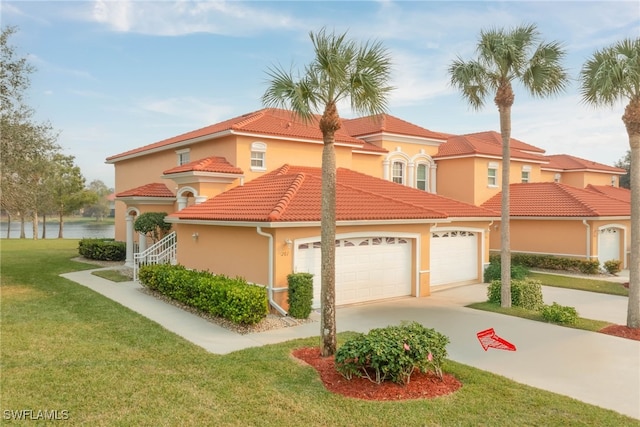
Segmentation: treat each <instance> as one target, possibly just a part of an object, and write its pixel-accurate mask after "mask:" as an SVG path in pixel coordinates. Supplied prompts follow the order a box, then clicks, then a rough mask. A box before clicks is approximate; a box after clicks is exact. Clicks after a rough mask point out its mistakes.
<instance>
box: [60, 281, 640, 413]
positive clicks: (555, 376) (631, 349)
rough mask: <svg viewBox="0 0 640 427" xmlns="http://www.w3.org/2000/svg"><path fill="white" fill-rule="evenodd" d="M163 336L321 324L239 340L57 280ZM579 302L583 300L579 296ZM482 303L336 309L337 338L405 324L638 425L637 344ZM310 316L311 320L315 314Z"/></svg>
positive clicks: (215, 341) (483, 363) (590, 304)
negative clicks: (488, 338) (501, 344)
mask: <svg viewBox="0 0 640 427" xmlns="http://www.w3.org/2000/svg"><path fill="white" fill-rule="evenodd" d="M63 277H66V278H68V279H70V280H73V281H75V282H78V283H80V284H83V285H85V286H87V287H89V288H91V289H93V290H95V291H96V292H99V293H101V294H103V295H105V296H107V297H108V298H111V299H113V300H115V301H117V302H119V303H120V304H122V305H124V306H126V307H129V308H131V309H132V310H134V311H137V312H138V313H140V314H142V315H144V316H146V317H148V318H150V319H151V320H154V321H156V322H157V323H159V324H161V325H162V326H164V327H165V328H166V329H168V330H170V331H173V332H175V333H176V334H178V335H180V336H182V337H184V338H185V339H187V340H189V341H191V342H193V343H195V344H197V345H199V346H201V347H203V348H205V349H206V350H207V351H210V352H212V353H217V354H226V353H229V352H232V351H236V350H240V349H243V348H248V347H255V346H261V345H266V344H273V343H279V342H283V341H287V340H291V339H294V338H306V337H313V336H318V335H319V328H320V324H319V323H318V322H314V323H308V324H304V325H300V326H296V327H289V328H283V329H277V330H271V331H266V332H261V333H254V334H248V335H238V334H236V333H233V332H230V331H228V330H226V329H224V328H221V327H219V326H217V325H214V324H212V323H210V322H208V321H206V320H204V319H202V318H200V317H198V316H195V315H193V314H191V313H188V312H185V311H183V310H180V309H178V308H176V307H174V306H172V305H169V304H166V303H164V302H162V301H159V300H157V299H156V298H153V297H151V296H149V295H146V294H144V293H142V292H140V291H139V288H140V285H138V284H137V283H134V282H125V283H118V284H116V283H113V282H110V281H108V280H105V279H101V278H99V277H96V276H93V275H91V273H90V271H80V272H74V273H68V274H64V275H63ZM543 294H544V298H545V302H547V303H550V302H553V301H557V302H558V303H560V304H563V305H572V306H575V307H576V308H577V310H578V312H579V314H580V315H581V316H582V317H587V318H594V319H600V320H609V321H612V322H615V323H619V324H624V323H625V322H626V320H625V319H626V297H612V296H609V295H601V294H592V293H589V292H581V291H572V290H566V289H559V288H548V287H544V289H543ZM585 294H586V295H585ZM484 300H486V285H482V284H478V285H469V286H462V287H457V288H449V289H443V290H440V291H436V292H434V293H433V295H432V296H430V297H428V298H401V299H396V300H387V301H383V302H378V303H371V304H362V305H352V306H345V307H339V308H338V309H337V310H336V322H337V325H338V330H339V331H340V332H342V331H359V332H367V331H368V330H370V329H372V328H376V327H383V326H387V325H391V324H398V323H399V322H401V321H403V320H412V321H417V322H420V323H422V324H423V325H425V326H427V327H431V328H435V329H436V330H438V331H439V332H441V333H443V334H445V335H447V336H448V337H449V338H450V339H451V343H450V344H449V346H448V348H447V349H448V352H449V358H450V359H452V360H455V361H457V362H460V363H464V364H467V365H470V366H474V367H477V368H480V369H483V370H486V371H489V372H493V373H496V374H499V375H502V376H505V377H507V378H510V379H512V380H514V381H517V382H520V383H524V384H528V385H531V386H533V387H537V388H540V389H544V390H548V391H552V392H556V393H559V394H563V395H566V396H570V397H573V398H575V399H578V400H581V401H583V402H586V403H590V404H593V405H597V406H600V407H603V408H608V409H612V410H614V411H617V412H620V413H622V414H625V415H629V416H631V417H634V418H637V419H640V342H638V341H632V340H627V339H623V338H617V337H612V336H608V335H604V334H599V333H595V332H586V331H581V330H577V329H571V328H566V327H561V326H556V325H551V324H546V323H541V322H534V321H530V320H526V319H520V318H515V317H510V316H504V315H500V314H495V313H489V312H484V311H479V310H473V309H469V308H465V307H464V305H466V304H468V303H471V302H478V301H484ZM314 316H317V314H314ZM488 328H493V329H494V330H495V332H496V334H497V335H499V336H500V337H501V338H503V339H505V340H507V341H509V342H510V343H512V344H514V345H515V346H516V351H505V350H496V349H494V348H489V349H488V350H487V351H485V350H484V349H483V347H482V346H481V345H480V343H479V341H478V338H477V336H476V334H477V333H478V332H479V331H482V330H485V329H488Z"/></svg>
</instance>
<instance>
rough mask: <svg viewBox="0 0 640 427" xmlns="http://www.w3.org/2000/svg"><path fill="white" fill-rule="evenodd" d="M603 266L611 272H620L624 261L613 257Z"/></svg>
mask: <svg viewBox="0 0 640 427" xmlns="http://www.w3.org/2000/svg"><path fill="white" fill-rule="evenodd" d="M603 266H604V269H605V270H607V272H608V273H609V274H616V273H620V270H621V269H622V261H620V260H618V259H611V260H609V261H605V262H604V264H603Z"/></svg>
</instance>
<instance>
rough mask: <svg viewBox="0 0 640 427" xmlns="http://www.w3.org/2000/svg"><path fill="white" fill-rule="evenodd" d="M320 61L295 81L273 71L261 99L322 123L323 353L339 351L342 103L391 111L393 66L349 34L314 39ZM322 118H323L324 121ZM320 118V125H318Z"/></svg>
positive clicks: (376, 47)
mask: <svg viewBox="0 0 640 427" xmlns="http://www.w3.org/2000/svg"><path fill="white" fill-rule="evenodd" d="M309 36H310V37H311V42H312V43H313V48H314V51H315V58H314V59H313V60H312V61H311V63H309V64H308V65H307V66H306V67H305V68H304V73H302V75H301V76H300V77H294V76H293V75H292V74H291V72H287V71H285V70H283V69H282V68H280V67H276V68H270V69H269V70H268V72H267V74H268V76H269V86H268V88H267V90H266V91H265V93H264V95H263V96H262V103H263V104H264V105H265V106H274V107H283V108H287V109H291V110H292V111H293V113H295V114H296V115H298V116H299V117H300V118H302V119H303V120H304V121H306V122H313V121H318V125H319V127H320V131H321V132H322V139H323V142H324V147H323V150H322V204H321V214H322V219H321V223H320V229H321V230H320V236H321V249H320V250H321V257H322V261H321V269H320V275H321V291H320V299H321V319H320V335H321V346H320V347H321V353H322V356H331V355H333V354H335V351H336V322H335V228H336V158H335V148H334V142H335V133H336V131H337V130H338V129H340V126H341V120H340V116H339V115H338V109H337V104H338V102H340V101H342V100H345V99H349V100H350V102H351V109H352V110H353V111H354V112H355V113H357V114H362V115H379V114H381V113H384V112H385V111H386V110H387V97H388V94H389V93H390V91H391V90H392V87H391V86H389V85H388V81H389V78H390V74H391V61H390V57H389V54H388V52H387V50H386V49H385V48H384V47H383V46H382V44H380V43H379V42H367V43H365V44H363V45H358V44H357V43H356V42H354V41H351V40H347V39H346V33H344V34H339V35H336V34H335V33H331V34H327V33H325V30H324V29H322V30H320V31H319V32H318V33H317V34H314V33H313V32H310V33H309ZM320 115H321V116H320ZM318 116H320V119H319V120H318Z"/></svg>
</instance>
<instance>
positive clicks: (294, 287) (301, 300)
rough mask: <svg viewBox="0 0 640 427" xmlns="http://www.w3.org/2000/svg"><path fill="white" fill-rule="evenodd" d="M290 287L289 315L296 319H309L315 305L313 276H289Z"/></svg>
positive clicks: (305, 274)
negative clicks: (312, 305)
mask: <svg viewBox="0 0 640 427" xmlns="http://www.w3.org/2000/svg"><path fill="white" fill-rule="evenodd" d="M287 283H288V285H289V296H288V303H289V315H290V316H291V317H295V318H296V319H307V318H308V317H309V315H310V314H311V304H312V303H313V274H311V273H293V274H289V275H288V276H287Z"/></svg>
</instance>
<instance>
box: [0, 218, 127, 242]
mask: <svg viewBox="0 0 640 427" xmlns="http://www.w3.org/2000/svg"><path fill="white" fill-rule="evenodd" d="M24 229H25V230H24V231H25V236H26V238H27V239H31V238H33V226H32V225H31V223H30V222H27V223H25V225H24ZM114 236H115V226H114V225H113V224H104V223H100V222H81V223H77V222H76V223H65V224H64V229H63V237H64V238H65V239H82V238H84V237H87V238H106V239H113V238H114ZM19 237H20V223H19V222H11V229H10V234H9V238H11V239H17V238H19ZM6 238H7V223H6V222H2V223H0V239H6ZM40 238H42V223H41V224H40V225H39V227H38V239H40ZM46 238H47V239H57V238H58V223H49V222H47V235H46Z"/></svg>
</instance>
